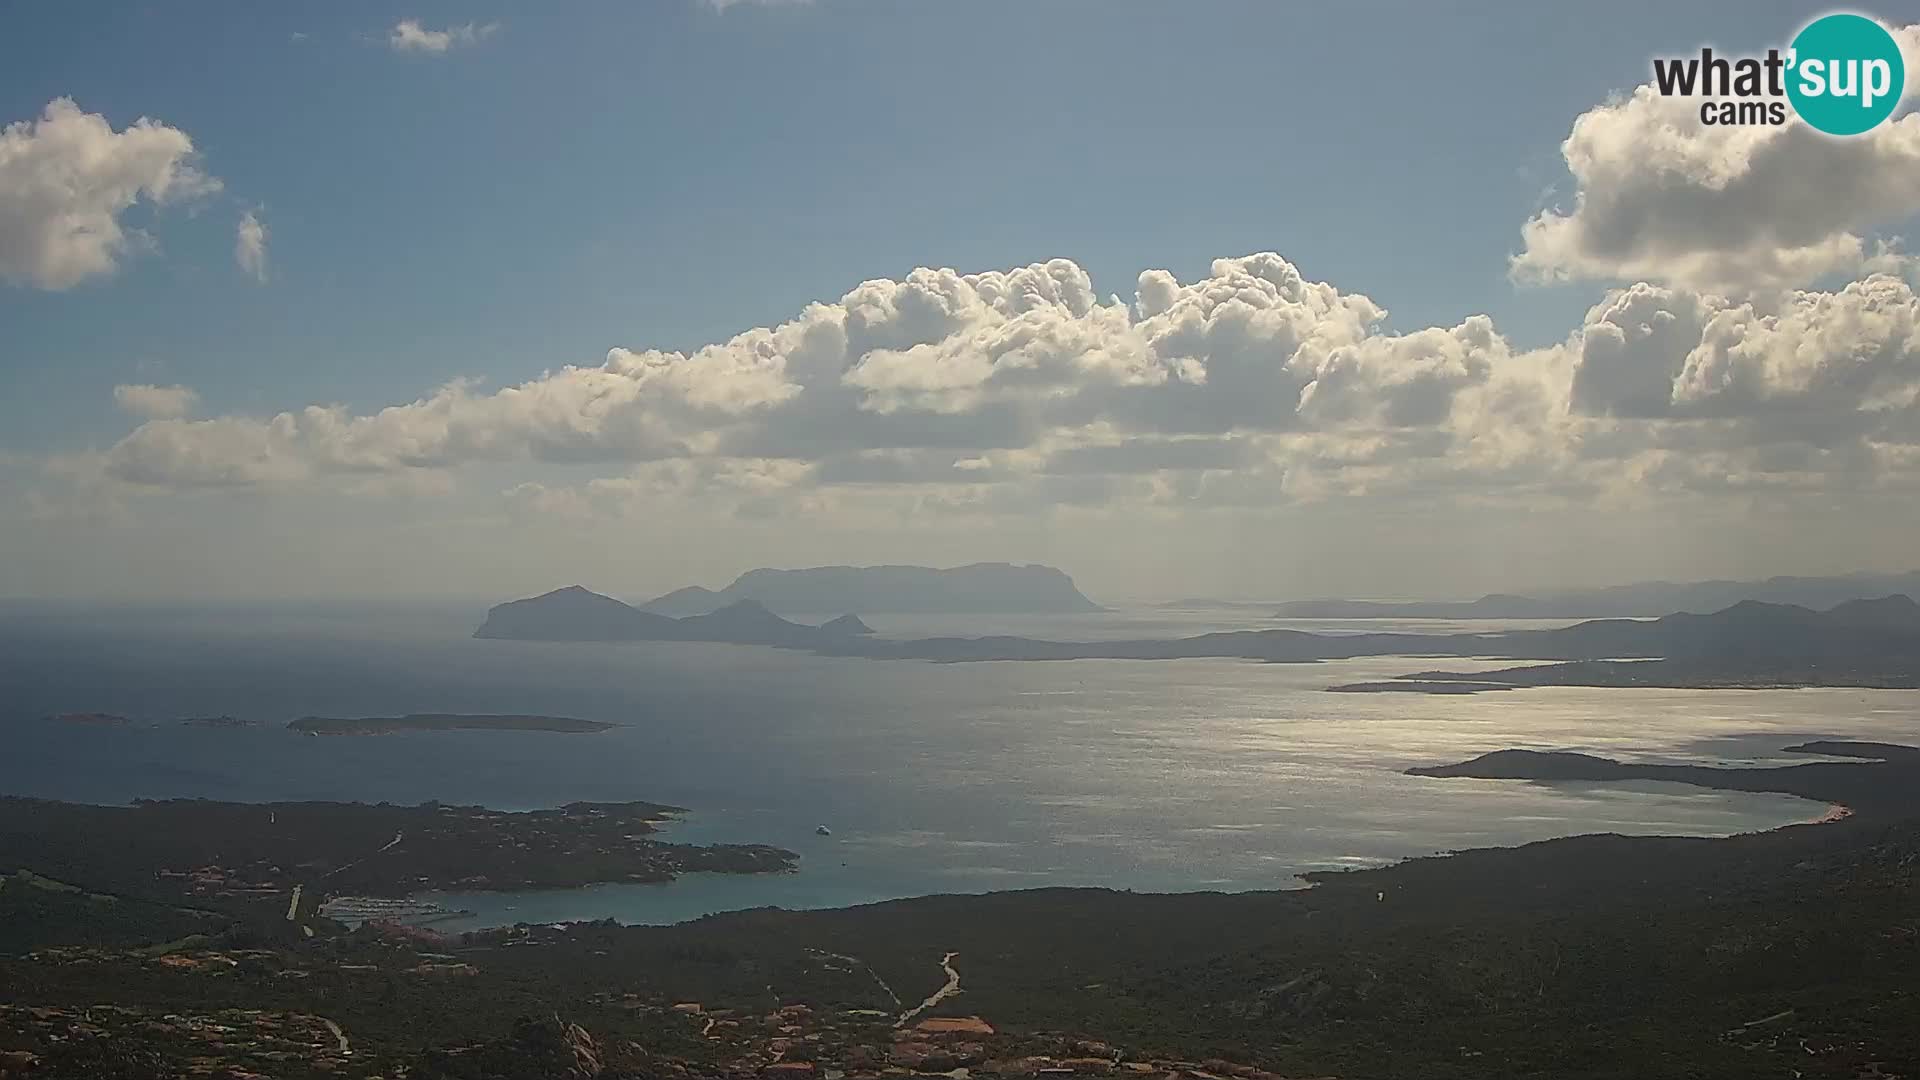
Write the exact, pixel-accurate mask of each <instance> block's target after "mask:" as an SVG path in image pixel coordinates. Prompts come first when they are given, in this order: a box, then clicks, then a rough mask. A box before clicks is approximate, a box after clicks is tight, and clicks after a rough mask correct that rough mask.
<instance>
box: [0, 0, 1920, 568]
mask: <svg viewBox="0 0 1920 1080" xmlns="http://www.w3.org/2000/svg"><path fill="white" fill-rule="evenodd" d="M1820 10H1824V9H1823V8H1819V7H1815V6H1811V5H1779V4H1759V3H1739V4H1712V5H1709V4H1701V5H1672V4H1655V3H1616V4H1612V5H1608V6H1607V7H1605V8H1598V7H1588V6H1577V7H1576V6H1567V5H1544V4H1543V5H1518V4H1509V5H1498V6H1495V5H1482V6H1478V7H1474V6H1462V5H1438V4H1418V3H1408V4H1384V3H1382V4H1365V5H1337V6H1328V7H1326V8H1321V7H1314V6H1309V5H1303V4H1281V3H1255V2H1227V0H1221V2H1205V3H1194V4H1171V3H1144V2H1142V3H1130V2H1129V3H1123V2H1092V0H1087V2H1073V0H1060V2H1044V3H1041V2H1030V0H1022V2H1005V3H996V2H985V0H983V2H960V0H912V2H879V0H815V2H812V3H773V4H767V3H754V2H751V0H748V2H740V3H734V4H731V5H729V6H728V7H727V8H726V9H725V10H716V9H715V8H714V7H713V6H712V5H711V4H708V3H704V2H697V0H655V2H648V3H631V2H625V3H581V4H570V5H566V6H564V7H554V6H542V7H539V8H532V7H526V6H521V5H501V4H487V3H479V2H455V3H420V4H413V5H409V6H407V7H405V8H395V7H392V6H390V5H377V4H360V3H337V4H326V5H259V4H243V3H228V4H199V5H191V6H184V7H183V6H179V5H165V4H144V5H137V6H135V5H129V6H125V7H121V8H105V7H96V6H91V5H84V4H71V5H65V4H63V5H51V4H43V5H25V6H21V7H19V8H17V9H16V10H14V11H11V12H10V13H9V15H8V18H7V33H5V34H4V35H0V123H6V122H18V121H32V120H34V119H35V118H36V117H38V116H39V115H40V114H41V112H42V110H43V109H44V108H45V107H46V106H47V104H48V102H50V101H52V100H54V99H56V98H61V97H67V98H71V99H72V100H73V101H74V103H75V104H76V105H77V106H78V108H79V109H80V110H82V111H84V112H87V113H97V114H100V115H101V116H103V117H105V119H106V120H107V122H108V123H109V124H111V125H112V127H113V128H114V129H115V130H120V129H122V128H124V127H125V126H126V125H128V124H130V123H131V122H132V121H134V120H135V119H136V118H138V117H141V116H146V117H151V118H153V119H154V120H156V121H159V122H161V123H164V124H166V125H169V126H170V127H172V128H176V129H178V130H180V131H183V132H185V133H187V134H188V135H189V136H190V137H191V139H192V143H193V147H194V150H195V151H196V153H197V155H198V164H199V167H200V168H201V169H203V170H204V171H205V172H206V173H208V174H210V175H212V176H215V177H218V178H219V180H220V181H221V185H222V187H221V190H220V191H219V192H218V193H217V194H213V195H210V196H206V197H203V198H198V199H195V200H191V201H190V203H188V204H187V205H180V206H168V207H159V208H156V207H154V206H153V205H151V203H150V202H148V201H141V202H139V203H137V204H136V205H134V206H133V207H131V208H129V209H128V210H127V211H125V213H124V215H123V217H122V221H123V223H124V224H125V225H127V226H129V227H136V226H137V227H140V228H142V229H145V230H146V231H147V232H148V233H150V234H151V236H152V238H153V239H154V241H155V247H154V249H153V250H146V251H133V252H129V253H127V254H126V255H124V256H123V257H122V258H120V259H119V260H118V268H117V270H115V272H113V273H111V274H108V275H98V276H94V277H91V278H89V279H88V280H85V281H83V282H80V283H79V284H77V285H74V286H73V287H71V288H63V289H45V288H35V287H31V286H27V285H22V284H19V283H15V284H13V285H4V284H0V324H3V325H4V326H5V327H6V330H5V333H4V336H0V453H4V454H7V455H9V456H10V457H11V458H12V459H13V460H14V461H15V463H16V464H19V463H20V462H23V461H32V460H38V459H40V458H45V457H58V456H60V455H80V454H86V453H104V452H106V451H108V450H109V448H110V447H113V446H114V444H115V443H116V441H117V440H119V439H120V438H121V437H122V436H124V435H126V434H127V432H128V430H129V423H128V420H127V417H126V416H125V414H124V413H123V412H121V411H120V410H117V409H116V407H115V402H114V394H113V388H114V387H115V386H117V385H121V384H155V385H171V384H179V385H183V386H187V387H191V388H192V389H193V390H194V391H195V392H196V393H197V395H198V404H197V409H196V415H201V416H208V417H218V416H227V415H234V416H254V417H264V416H269V415H271V414H273V413H276V412H279V411H281V410H296V409H299V408H301V407H303V406H306V405H308V404H315V403H318V404H337V405H341V406H344V407H345V408H346V410H347V412H348V413H350V414H355V415H362V414H366V413H369V412H372V411H374V410H377V409H379V408H381V407H384V406H387V405H392V404H399V403H405V402H409V401H412V400H414V399H416V398H419V397H421V396H423V395H427V394H429V393H431V392H432V391H433V390H434V389H435V388H436V387H438V386H440V385H442V384H444V383H446V382H448V381H449V380H452V379H456V378H465V379H473V380H477V385H478V386H480V387H484V388H487V389H493V388H498V387H500V386H505V385H512V384H515V383H519V382H521V381H524V380H528V379H532V378H536V377H537V376H539V375H540V374H541V373H542V372H544V371H548V370H552V369H557V368H560V367H562V366H563V365H569V364H581V365H597V364H599V363H600V362H601V360H602V358H603V357H604V356H605V355H606V353H607V350H608V349H609V348H612V347H614V346H627V347H631V348H635V349H645V348H660V349H667V350H683V351H684V350H691V349H694V348H696V347H698V346H701V345H704V344H707V343H713V342H722V341H725V340H726V339H728V338H729V337H730V336H731V335H733V334H735V333H738V332H740V331H743V330H747V329H749V328H753V327H772V326H776V325H778V324H780V323H782V322H783V321H785V320H788V319H792V318H793V317H794V316H796V314H798V313H799V312H800V311H801V310H802V308H803V307H804V306H805V305H806V304H808V303H809V302H811V301H815V300H826V301H832V300H834V299H836V298H838V297H840V296H841V295H842V294H843V293H845V292H846V291H847V290H849V289H851V288H852V287H853V286H855V285H856V284H857V283H859V282H861V281H863V280H866V279H871V278H891V279H899V278H903V277H905V275H906V274H907V273H908V272H909V271H911V270H912V269H913V268H915V267H921V266H927V267H953V268H956V269H958V270H960V271H962V272H973V271H979V270H991V269H1006V268H1011V267H1018V266H1024V265H1027V264H1032V263H1039V262H1044V261H1045V260H1049V259H1056V258H1066V259H1071V260H1073V261H1074V262H1075V263H1077V264H1078V266H1079V267H1081V268H1082V269H1084V271H1085V273H1086V274H1087V275H1088V276H1089V277H1090V278H1091V281H1092V285H1093V289H1094V291H1095V292H1096V293H1098V294H1100V295H1101V296H1105V295H1108V294H1118V295H1119V296H1120V297H1121V298H1122V300H1123V301H1125V302H1128V303H1131V302H1132V301H1133V299H1134V292H1135V282H1136V277H1137V275H1139V274H1140V272H1141V271H1143V270H1147V269H1166V270H1170V271H1172V272H1173V274H1174V276H1175V278H1177V279H1178V280H1179V281H1181V282H1191V281H1194V280H1195V279H1199V278H1203V277H1205V276H1206V275H1207V274H1208V272H1209V265H1210V262H1211V260H1213V259H1216V258H1220V257H1226V256H1238V255H1244V254H1248V253H1252V252H1257V251H1274V252H1278V253H1280V255H1282V256H1283V257H1284V258H1285V259H1286V260H1287V261H1288V262H1290V263H1291V264H1293V265H1294V266H1296V267H1298V268H1299V271H1300V273H1301V274H1303V275H1305V277H1306V278H1307V279H1308V280H1311V281H1324V282H1327V283H1330V284H1331V285H1333V286H1335V287H1337V288H1338V289H1340V290H1341V291H1342V292H1346V293H1364V294H1365V295H1366V296H1367V297H1370V298H1371V299H1372V300H1373V301H1374V302H1375V303H1377V304H1378V305H1380V306H1382V307H1384V308H1386V309H1387V310H1388V311H1390V312H1391V317H1390V318H1389V319H1388V320H1387V321H1386V322H1385V324H1384V327H1383V328H1384V330H1386V331H1389V332H1399V333H1409V332H1414V331H1418V330H1421V329H1422V328H1427V327H1451V326H1454V325H1456V324H1458V323H1460V322H1461V320H1463V319H1465V318H1466V317H1468V316H1470V315H1474V314H1477V313H1485V314H1488V315H1491V316H1492V318H1493V321H1494V325H1495V326H1496V327H1497V329H1498V331H1499V332H1500V333H1501V334H1503V335H1504V337H1505V341H1506V342H1507V343H1510V345H1511V346H1512V348H1513V349H1514V350H1523V349H1541V348H1547V347H1552V346H1555V345H1557V344H1558V343H1561V342H1563V341H1565V340H1567V338H1568V335H1569V333H1570V331H1571V330H1573V329H1574V328H1576V327H1578V326H1579V325H1580V324H1581V322H1582V319H1583V313H1585V312H1587V310H1588V308H1589V307H1591V306H1592V305H1594V304H1595V303H1596V302H1597V301H1599V300H1601V299H1602V297H1603V296H1604V295H1605V294H1606V292H1607V290H1608V289H1610V288H1617V287H1620V286H1623V285H1625V284H1628V283H1629V279H1627V278H1620V279H1617V280H1596V279H1592V278H1590V277H1589V278H1587V279H1583V280H1579V281H1576V282H1573V283H1571V284H1556V285H1537V284H1536V285H1526V284H1516V283H1515V282H1514V281H1513V280H1512V279H1511V278H1510V275H1509V261H1510V259H1511V258H1512V257H1513V256H1514V255H1516V254H1517V253H1519V252H1520V251H1521V249H1522V246H1523V240H1522V234H1521V226H1522V224H1523V223H1524V222H1525V221H1526V220H1528V219H1529V218H1530V217H1531V216H1533V215H1534V214H1535V213H1537V212H1538V211H1540V210H1541V209H1542V208H1543V207H1562V208H1565V207H1567V206H1569V205H1570V199H1571V197H1572V195H1573V193H1574V190H1575V187H1576V184H1575V182H1574V180H1573V178H1572V177H1570V175H1569V172H1568V166H1567V163H1566V162H1565V161H1564V160H1563V158H1562V154H1561V143H1562V141H1563V140H1565V139H1566V138H1567V136H1568V133H1569V128H1570V125H1571V124H1572V123H1573V122H1574V120H1575V118H1576V117H1580V116H1581V115H1582V114H1583V113H1586V112H1587V111H1588V110H1592V109H1595V108H1596V107H1598V106H1601V105H1602V104H1604V103H1605V102H1607V101H1608V99H1609V95H1612V94H1617V93H1620V92H1627V91H1631V89H1632V88H1633V87H1634V86H1635V85H1636V84H1638V83H1641V82H1644V81H1646V79H1647V78H1648V59H1649V57H1650V56H1652V55H1655V54H1672V53H1685V52H1689V51H1692V50H1694V49H1697V48H1698V47H1699V46H1700V45H1701V44H1703V43H1708V42H1711V43H1714V44H1716V45H1717V46H1721V47H1724V48H1728V49H1736V50H1738V49H1758V48H1764V47H1765V46H1766V45H1770V44H1777V43H1779V42H1780V41H1782V40H1783V39H1784V38H1785V36H1786V35H1787V34H1789V33H1790V32H1791V31H1792V29H1793V28H1795V27H1797V26H1799V25H1800V24H1802V23H1803V22H1804V21H1806V19H1807V18H1808V17H1809V16H1810V15H1811V14H1813V13H1815V12H1817V11H1820ZM402 19H413V20H417V21H418V22H419V23H420V24H421V25H423V26H425V27H427V28H429V29H435V28H447V27H459V26H472V27H475V28H484V27H493V28H494V29H492V30H491V31H490V32H486V33H480V32H477V31H476V32H475V33H474V35H473V38H474V40H472V41H468V42H457V43H456V44H455V45H454V47H452V48H449V49H447V50H446V51H445V52H441V53H426V52H418V51H415V52H402V51H398V50H396V49H394V48H392V47H390V46H389V43H388V38H389V35H390V34H391V33H392V32H393V28H394V27H395V25H396V24H397V23H398V22H399V21H400V20H402ZM249 210H251V211H253V212H255V213H256V214H257V215H258V218H259V219H260V220H261V221H263V222H264V223H265V225H266V227H267V229H268V230H269V235H270V242H269V246H268V252H269V254H268V259H269V267H270V270H269V275H268V278H267V280H266V281H265V282H259V281H256V280H254V279H253V278H251V277H249V276H248V275H247V274H245V273H243V272H241V270H240V269H239V268H238V267H236V265H235V262H234V256H233V248H234V227H235V222H236V220H237V219H238V218H239V216H240V215H241V214H242V213H243V212H246V211H249ZM1887 216H1888V215H1885V214H1883V215H1881V218H1883V219H1884V218H1886V217H1887ZM1893 218H1894V220H1892V221H1890V222H1889V221H1886V220H1879V221H1875V222H1873V223H1872V224H1873V225H1874V226H1875V228H1876V229H1883V228H1891V229H1893V231H1894V232H1895V233H1897V232H1899V231H1900V229H1901V227H1903V226H1904V225H1905V224H1906V223H1909V222H1910V221H1911V211H1909V212H1908V213H1906V214H1904V215H1899V214H1896V215H1893ZM1848 224H1849V228H1851V229H1853V232H1855V233H1860V234H1863V235H1867V236H1869V237H1870V238H1872V237H1875V236H1878V235H1880V234H1878V233H1873V232H1869V231H1868V230H1867V229H1866V228H1865V226H1866V224H1868V223H1866V222H1857V223H1848ZM1852 276H1854V275H1845V276H1843V277H1842V278H1839V279H1835V278H1833V277H1832V276H1831V275H1829V277H1828V279H1827V282H1828V283H1829V284H1832V283H1834V282H1835V281H1836V280H1839V281H1844V280H1849V279H1850V278H1851V277H1852ZM1656 284H1657V282H1656ZM1102 430H1106V429H1102ZM1228 434H1232V433H1231V432H1229V433H1228ZM1116 437H1117V436H1116ZM502 470H503V471H502V473H501V475H500V477H499V484H498V486H503V487H504V486H510V485H511V484H517V483H520V482H523V481H525V480H526V479H527V478H528V477H531V476H533V475H534V472H535V471H534V470H532V469H531V468H530V467H528V468H523V467H522V465H520V464H514V463H508V464H507V465H506V466H503V467H502ZM515 470H519V471H517V472H516V471H515ZM509 474H511V475H509ZM1296 475H1298V474H1296ZM560 478H561V479H567V480H571V479H577V477H575V476H574V474H572V473H565V474H564V475H562V476H561V477H560ZM487 483H488V484H489V485H491V484H493V481H492V480H489V481H488V482H487ZM236 513H238V511H236ZM36 542H41V543H47V542H50V541H49V540H48V539H47V538H46V537H45V536H41V537H39V538H38V540H37V541H36ZM743 557H745V556H744V555H743ZM742 568H744V567H742ZM669 576H670V575H669Z"/></svg>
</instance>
